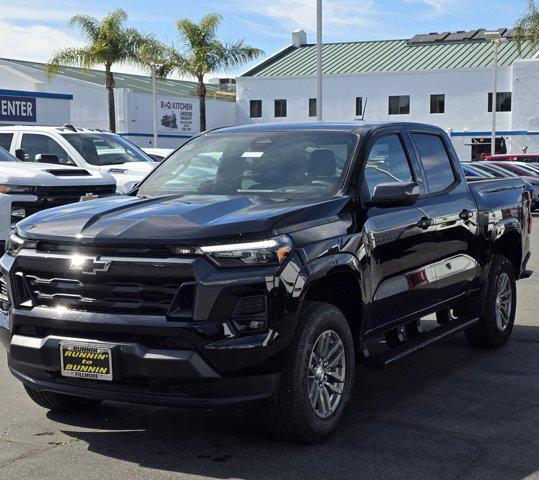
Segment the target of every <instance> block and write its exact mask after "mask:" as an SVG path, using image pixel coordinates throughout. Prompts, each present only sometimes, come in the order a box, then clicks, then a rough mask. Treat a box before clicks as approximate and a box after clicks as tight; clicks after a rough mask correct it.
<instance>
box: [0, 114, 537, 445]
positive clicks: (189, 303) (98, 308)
mask: <svg viewBox="0 0 539 480" xmlns="http://www.w3.org/2000/svg"><path fill="white" fill-rule="evenodd" d="M529 203H530V199H529V196H528V194H527V193H525V191H524V188H523V184H522V182H521V180H520V179H507V180H491V181H481V182H475V183H473V184H470V185H469V184H468V183H467V182H466V181H465V179H464V176H463V173H462V170H461V167H460V164H459V162H458V159H457V157H456V155H455V152H454V150H453V147H452V145H451V143H450V141H449V139H448V137H447V136H446V134H445V133H444V132H443V131H442V130H440V129H438V128H435V127H432V126H429V125H421V124H411V123H394V124H393V123H385V124H358V123H346V124H344V123H334V124H333V123H308V124H278V125H275V124H273V125H251V126H242V127H232V128H225V129H220V130H216V131H211V132H207V133H204V134H201V135H199V136H197V137H196V138H194V139H193V140H191V141H189V142H188V143H187V144H185V145H184V146H182V147H181V148H180V149H179V150H177V151H176V152H175V153H174V154H172V156H170V157H169V158H168V160H166V161H165V162H164V163H163V164H161V165H159V166H158V167H157V168H156V169H155V170H154V171H153V172H152V173H151V174H149V175H148V176H147V177H146V179H144V180H143V181H142V182H141V183H140V185H138V186H137V187H136V188H135V190H134V191H132V192H131V193H130V194H128V195H125V196H121V197H114V198H106V199H102V200H95V201H90V202H87V203H84V204H81V205H72V206H67V207H59V208H55V209H52V210H48V211H45V212H41V213H38V214H36V215H34V216H32V217H29V218H27V219H25V220H24V221H22V222H20V223H19V224H17V226H16V228H15V230H14V231H13V232H12V234H11V236H10V237H9V240H8V242H7V252H6V255H4V256H3V258H2V260H1V269H2V275H3V277H2V278H3V280H2V291H1V298H0V305H1V308H2V310H3V312H4V315H3V316H2V317H0V318H2V319H3V320H1V321H0V332H1V333H2V335H1V337H2V339H3V343H4V344H5V345H6V347H7V349H8V360H9V368H10V369H11V372H12V373H13V375H15V376H16V377H17V378H18V379H19V380H20V381H22V382H23V383H24V386H25V388H26V391H27V392H28V394H29V395H30V397H31V398H32V399H33V400H34V401H35V402H36V403H38V404H39V405H41V406H43V407H46V408H48V409H53V410H71V411H80V412H84V411H85V410H87V409H89V408H92V407H95V406H96V405H98V404H99V402H100V401H102V400H117V401H124V402H137V403H147V404H162V405H163V404H164V405H177V406H198V407H217V406H228V407H230V406H231V405H237V404H244V403H249V402H261V403H262V404H263V405H264V411H265V419H266V422H267V424H268V426H269V428H270V429H271V430H272V431H273V432H274V433H275V434H277V435H279V436H281V437H285V438H289V439H293V440H298V441H303V442H315V441H318V440H320V439H322V438H324V437H326V436H327V435H329V434H330V433H332V432H333V431H334V430H335V429H336V428H337V426H338V424H339V422H340V421H341V420H342V418H343V415H344V413H345V409H346V407H347V405H348V403H349V401H350V398H351V393H352V386H353V384H354V368H355V365H356V363H358V362H359V363H363V364H364V365H366V366H367V367H375V368H376V367H377V368H380V367H386V366H389V365H391V364H393V363H394V362H395V361H397V360H400V359H402V358H404V357H406V356H407V355H409V354H411V353H414V352H416V351H418V350H419V349H421V348H423V347H426V346H429V345H431V344H432V343H435V342H437V341H439V340H442V339H444V338H447V337H448V336H450V335H454V334H457V333H459V332H464V333H465V335H466V337H467V338H468V340H469V341H470V343H472V344H473V345H474V346H477V347H487V348H494V347H500V346H502V345H504V344H505V343H506V342H507V341H508V339H509V337H510V335H511V331H512V329H513V323H514V319H515V308H516V285H515V281H516V280H518V279H519V278H523V277H525V276H528V275H530V274H531V272H529V271H527V270H526V264H527V262H528V259H529V256H530V243H529V233H530V230H531V225H532V221H531V215H530V204H529ZM433 313H435V314H436V318H437V322H434V321H428V320H425V319H424V317H425V316H427V315H429V314H433ZM2 323H3V324H2ZM359 381H360V380H359Z"/></svg>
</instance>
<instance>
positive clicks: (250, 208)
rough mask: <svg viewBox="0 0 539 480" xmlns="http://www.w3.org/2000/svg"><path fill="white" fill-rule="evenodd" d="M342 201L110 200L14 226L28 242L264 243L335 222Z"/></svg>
mask: <svg viewBox="0 0 539 480" xmlns="http://www.w3.org/2000/svg"><path fill="white" fill-rule="evenodd" d="M349 201H350V200H349V198H347V197H333V198H325V199H320V198H318V199H313V198H310V199H301V200H289V201H281V200H275V199H273V200H272V199H269V198H267V197H262V196H233V197H229V196H221V195H219V196H208V195H204V196H198V195H190V196H167V197H161V198H153V199H141V198H138V197H132V196H121V197H109V198H104V199H100V200H93V201H90V202H85V203H80V204H73V205H69V206H65V207H58V208H53V209H50V210H45V211H43V212H40V213H37V214H36V215H33V216H31V217H28V218H27V219H26V220H23V221H22V222H20V223H19V224H18V227H19V229H20V230H21V232H22V234H24V235H25V236H27V237H28V238H33V239H43V240H54V241H74V240H76V241H78V242H81V243H99V244H103V243H106V244H137V245H150V244H163V243H166V244H167V245H174V244H175V245H186V244H195V243H197V242H200V241H213V242H221V241H230V240H237V239H240V238H245V237H248V238H254V237H256V236H261V237H267V236H270V235H274V234H278V233H286V232H287V231H290V232H291V231H296V230H300V229H302V228H307V227H310V226H315V225H321V224H326V223H329V222H331V221H334V220H336V219H337V216H338V215H339V214H340V213H341V212H342V210H343V208H344V207H345V205H346V204H347V203H348V202H349Z"/></svg>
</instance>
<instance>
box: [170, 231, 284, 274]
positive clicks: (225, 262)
mask: <svg viewBox="0 0 539 480" xmlns="http://www.w3.org/2000/svg"><path fill="white" fill-rule="evenodd" d="M291 250H292V241H291V240H290V238H288V237H287V236H286V235H281V236H279V237H275V238H270V239H269V240H260V241H257V242H246V243H234V244H229V245H209V246H206V247H199V248H196V249H193V250H189V249H184V248H175V249H174V252H175V253H179V254H186V253H195V254H199V255H200V254H202V255H207V256H208V257H210V258H211V259H212V260H213V261H214V262H215V263H217V264H218V265H219V266H221V267H241V266H245V265H252V266H260V265H279V264H280V263H283V262H284V261H285V260H286V258H287V257H288V254H289V253H290V251H291Z"/></svg>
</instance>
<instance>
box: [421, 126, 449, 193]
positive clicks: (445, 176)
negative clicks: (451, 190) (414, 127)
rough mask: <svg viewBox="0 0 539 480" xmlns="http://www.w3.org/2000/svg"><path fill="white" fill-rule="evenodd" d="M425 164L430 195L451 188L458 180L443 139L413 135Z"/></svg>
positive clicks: (431, 135) (427, 135) (435, 136)
mask: <svg viewBox="0 0 539 480" xmlns="http://www.w3.org/2000/svg"><path fill="white" fill-rule="evenodd" d="M412 137H413V139H414V142H415V144H416V147H417V150H418V151H419V158H420V159H421V162H422V163H423V168H424V169H425V175H426V177H427V182H428V185H429V188H430V193H438V192H441V191H443V190H445V189H446V188H448V187H449V186H451V185H452V184H453V183H454V182H455V180H456V178H455V173H454V172H453V167H452V166H451V161H450V160H449V155H448V154H447V150H446V149H445V146H444V143H443V141H442V139H441V138H440V137H439V136H438V135H434V134H428V133H412Z"/></svg>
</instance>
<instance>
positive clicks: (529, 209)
mask: <svg viewBox="0 0 539 480" xmlns="http://www.w3.org/2000/svg"><path fill="white" fill-rule="evenodd" d="M532 228H533V216H532V209H531V203H530V208H528V233H532Z"/></svg>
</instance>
